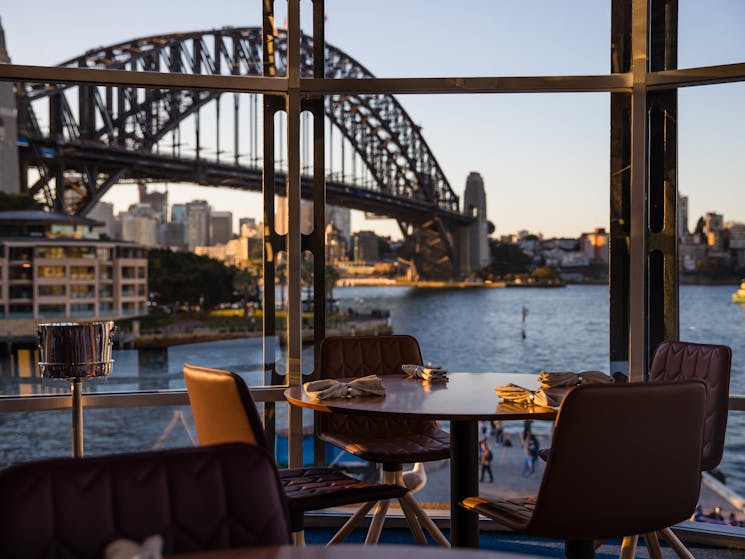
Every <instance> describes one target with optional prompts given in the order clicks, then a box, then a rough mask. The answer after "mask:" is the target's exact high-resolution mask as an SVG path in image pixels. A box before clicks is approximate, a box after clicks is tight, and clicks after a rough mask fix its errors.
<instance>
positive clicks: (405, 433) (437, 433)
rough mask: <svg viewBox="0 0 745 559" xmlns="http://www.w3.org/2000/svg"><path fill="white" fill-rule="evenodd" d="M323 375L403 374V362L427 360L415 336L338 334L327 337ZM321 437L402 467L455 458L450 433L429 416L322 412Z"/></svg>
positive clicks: (323, 345)
mask: <svg viewBox="0 0 745 559" xmlns="http://www.w3.org/2000/svg"><path fill="white" fill-rule="evenodd" d="M320 353H321V357H320V362H319V363H320V364H319V377H320V378H324V379H325V378H333V379H338V378H353V377H361V376H365V375H371V374H376V375H390V374H395V375H401V374H403V373H402V371H401V365H402V364H406V363H410V364H416V365H421V364H422V354H421V351H420V349H419V343H418V342H417V341H416V339H415V338H413V337H412V336H405V335H393V336H337V337H328V338H326V339H324V340H323V342H321V349H320ZM316 433H317V435H318V437H319V438H320V439H321V440H323V441H326V442H328V443H330V444H332V445H334V446H336V447H339V448H342V449H344V450H346V451H347V452H349V453H351V454H354V455H355V456H359V457H360V458H362V459H363V460H368V461H370V462H378V463H381V464H384V465H390V466H392V467H394V468H395V467H396V466H397V465H400V464H403V463H413V462H430V461H433V460H445V459H447V458H450V435H449V434H448V433H446V432H445V431H443V430H442V429H440V427H439V424H438V423H437V422H436V421H433V420H429V419H400V418H382V417H374V418H371V417H365V416H361V415H347V414H342V413H334V414H319V416H318V419H317V421H316Z"/></svg>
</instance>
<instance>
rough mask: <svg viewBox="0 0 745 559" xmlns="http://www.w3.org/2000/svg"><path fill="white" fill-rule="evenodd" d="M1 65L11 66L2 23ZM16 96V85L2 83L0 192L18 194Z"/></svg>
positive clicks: (0, 101)
mask: <svg viewBox="0 0 745 559" xmlns="http://www.w3.org/2000/svg"><path fill="white" fill-rule="evenodd" d="M0 64H10V57H9V56H8V51H7V49H6V48H5V31H3V26H2V22H0ZM17 136H18V130H17V128H16V94H15V89H14V85H13V84H12V83H9V82H0V191H1V192H6V193H8V194H18V193H19V192H20V191H21V188H20V185H19V183H18V178H19V174H18V146H17V145H16V138H17Z"/></svg>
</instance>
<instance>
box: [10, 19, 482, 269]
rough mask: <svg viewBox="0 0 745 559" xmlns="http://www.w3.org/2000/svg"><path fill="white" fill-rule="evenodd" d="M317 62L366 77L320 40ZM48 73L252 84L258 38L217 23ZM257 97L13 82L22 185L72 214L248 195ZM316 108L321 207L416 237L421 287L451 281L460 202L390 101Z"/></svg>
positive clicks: (255, 169)
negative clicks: (127, 192) (321, 147)
mask: <svg viewBox="0 0 745 559" xmlns="http://www.w3.org/2000/svg"><path fill="white" fill-rule="evenodd" d="M286 40H287V37H286V33H285V32H284V31H282V30H280V31H279V32H278V33H277V36H276V38H275V41H274V48H275V58H274V64H275V71H276V75H284V73H285V70H286V64H287V60H286V51H287V45H286ZM312 43H313V41H312V38H311V37H309V36H307V35H303V37H302V40H301V50H302V70H303V73H304V74H307V75H311V72H312V55H313V44H312ZM324 55H325V74H326V77H329V78H370V77H373V76H372V74H371V73H370V72H369V71H368V70H366V69H365V68H364V67H363V66H362V65H361V64H360V63H359V62H357V61H356V60H355V59H354V58H352V57H351V56H349V55H347V54H346V53H344V52H342V51H341V50H339V49H337V48H335V47H333V46H331V45H328V44H327V45H326V47H325V53H324ZM61 66H67V67H77V68H94V69H112V70H117V69H118V70H130V71H155V72H175V73H180V74H215V75H219V74H226V75H255V76H261V75H263V71H264V69H263V66H262V30H261V28H259V27H255V28H223V29H219V30H209V31H198V32H191V33H178V34H170V35H162V36H154V37H146V38H140V39H136V40H132V41H128V42H126V43H121V44H116V45H111V46H107V47H100V48H96V49H93V50H90V51H88V52H86V53H85V54H83V55H81V56H79V57H76V58H73V59H71V60H68V61H67V62H65V63H63V64H61ZM231 97H232V98H231ZM259 97H260V96H259V95H256V94H239V93H232V94H231V93H224V92H219V91H204V90H167V89H146V88H141V87H123V86H121V87H114V86H96V85H86V84H77V85H76V84H24V85H22V86H20V87H19V90H18V138H19V141H18V145H19V161H20V165H21V173H20V176H21V190H22V191H26V192H28V193H30V194H31V195H32V196H33V197H34V198H35V199H36V200H38V201H40V202H42V203H43V204H44V205H45V206H47V207H48V208H50V209H53V210H55V211H60V212H65V213H68V214H73V215H81V216H85V215H86V214H87V213H88V212H89V211H90V210H91V209H92V208H93V207H94V206H95V205H96V203H97V202H98V201H99V200H100V199H101V198H102V197H103V195H104V194H105V193H106V192H107V191H108V190H109V188H111V187H112V186H113V185H115V184H117V183H120V182H139V181H151V182H169V183H170V182H172V183H193V184H199V185H204V186H213V187H229V188H236V189H244V190H254V191H261V189H262V154H261V150H262V143H261V141H260V137H261V133H260V130H261V127H262V123H261V118H262V113H261V110H260V108H259V107H260V102H259V101H257V99H258V98H259ZM324 113H325V117H326V119H327V121H328V122H330V124H331V126H329V127H328V131H329V137H330V141H328V149H327V152H328V153H327V155H326V162H327V163H326V201H327V203H329V204H331V205H338V206H343V207H348V208H350V209H355V210H361V211H364V212H369V213H373V214H376V215H380V216H385V217H390V218H393V219H395V220H396V221H397V222H398V224H399V226H400V229H401V232H402V234H403V235H404V238H405V239H407V240H410V241H411V240H414V241H416V243H415V244H416V246H417V247H418V248H417V259H416V268H417V272H418V273H419V275H420V277H422V278H423V279H446V278H453V277H456V276H458V275H459V274H462V273H463V271H464V269H465V268H464V265H463V263H462V262H461V263H459V262H458V260H459V258H460V256H459V254H460V253H461V252H463V249H464V248H465V246H467V245H464V242H466V243H467V241H464V240H463V239H465V238H466V237H467V233H466V231H467V230H468V228H469V226H470V225H471V224H472V223H473V221H474V218H473V217H472V215H470V214H468V213H463V212H461V210H460V207H459V198H458V196H457V195H456V194H455V193H454V192H453V189H452V188H451V186H450V183H449V182H448V180H447V178H446V177H445V175H444V173H443V171H442V169H441V168H440V165H439V164H438V162H437V160H436V158H435V156H434V155H433V153H432V151H431V150H430V148H429V146H428V145H427V142H426V141H425V139H424V138H423V136H422V134H421V131H420V128H419V127H418V126H417V125H416V124H415V123H414V122H413V121H412V119H411V118H410V116H409V115H408V114H407V113H406V111H405V110H404V109H403V107H402V106H401V105H400V104H399V102H398V101H397V100H396V99H395V98H394V97H393V96H391V95H386V94H344V95H328V96H326V98H325V103H324ZM280 116H281V115H280ZM308 120H310V119H307V120H306V121H304V128H305V127H307V128H308V130H304V132H303V133H304V135H305V136H306V138H305V144H306V146H310V147H307V148H306V149H307V150H308V151H309V152H312V130H311V128H312V123H309V122H307V121H308ZM335 134H336V139H335V136H334V135H335ZM309 137H310V138H311V140H310V141H308V138H309ZM280 141H281V138H280ZM276 149H277V150H278V153H280V157H279V164H278V166H277V168H276V169H275V172H274V173H273V175H274V177H275V183H276V184H275V192H276V193H277V194H279V195H282V194H283V193H284V189H285V175H284V173H283V170H282V161H281V150H282V148H281V146H279V147H278V148H276ZM305 163H306V164H307V165H311V164H312V157H310V156H306V157H305ZM302 196H303V198H308V199H311V198H312V196H313V190H312V179H311V176H310V174H309V175H308V176H307V177H303V179H302ZM466 252H467V250H466Z"/></svg>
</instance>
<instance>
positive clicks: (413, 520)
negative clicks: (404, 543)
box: [398, 499, 427, 545]
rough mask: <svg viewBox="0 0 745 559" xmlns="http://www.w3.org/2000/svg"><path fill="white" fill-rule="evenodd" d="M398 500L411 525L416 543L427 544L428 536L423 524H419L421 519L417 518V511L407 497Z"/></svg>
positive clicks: (407, 521)
mask: <svg viewBox="0 0 745 559" xmlns="http://www.w3.org/2000/svg"><path fill="white" fill-rule="evenodd" d="M398 502H399V504H400V505H401V510H402V511H403V513H404V516H406V523H407V524H408V525H409V529H410V530H411V533H412V534H414V539H415V540H416V543H417V544H419V545H427V536H425V535H424V531H423V530H422V526H421V524H419V520H418V519H417V516H416V512H415V511H413V510H412V509H411V507H410V506H409V505H408V503H407V502H406V500H405V499H399V500H398Z"/></svg>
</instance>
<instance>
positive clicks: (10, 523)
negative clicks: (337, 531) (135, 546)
mask: <svg viewBox="0 0 745 559" xmlns="http://www.w3.org/2000/svg"><path fill="white" fill-rule="evenodd" d="M247 480H250V483H247ZM0 495H1V496H2V497H0V557H3V559H48V558H50V557H55V558H57V559H101V557H103V556H104V550H105V549H106V546H107V545H108V544H110V543H111V542H113V541H115V540H119V539H130V540H134V541H137V542H142V541H143V540H144V539H145V538H148V537H150V536H152V535H156V534H157V535H160V536H161V537H162V538H163V552H164V554H165V555H168V554H174V553H186V552H192V551H205V550H212V549H223V548H232V547H251V546H265V545H281V544H287V543H289V541H290V532H289V529H288V525H287V504H286V501H285V498H284V495H283V493H282V487H281V485H280V483H279V478H278V476H277V468H276V466H275V464H274V461H273V459H272V457H271V456H269V454H268V453H267V452H266V451H265V450H263V449H261V448H256V447H253V446H250V445H246V444H230V445H219V446H213V447H200V448H180V449H170V450H158V451H150V452H139V453H129V454H118V455H108V456H96V457H86V458H56V459H49V460H40V461H36V462H26V463H21V464H16V465H14V466H10V467H9V468H7V469H5V470H3V471H0Z"/></svg>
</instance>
